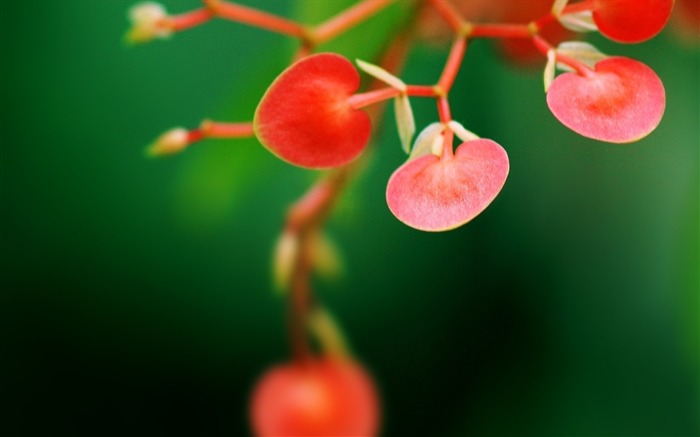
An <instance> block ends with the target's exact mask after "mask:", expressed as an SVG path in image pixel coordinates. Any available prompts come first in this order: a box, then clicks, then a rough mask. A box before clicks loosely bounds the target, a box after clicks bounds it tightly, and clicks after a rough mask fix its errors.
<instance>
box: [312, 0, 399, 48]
mask: <svg viewBox="0 0 700 437" xmlns="http://www.w3.org/2000/svg"><path fill="white" fill-rule="evenodd" d="M393 1H394V0H363V1H361V2H359V3H357V4H355V5H354V6H351V7H350V8H348V9H346V10H344V11H342V12H340V13H339V14H337V15H336V16H334V17H332V18H330V19H329V20H327V21H325V22H323V23H321V24H320V25H318V26H317V27H316V28H315V29H314V42H315V43H317V44H320V43H322V42H325V41H328V40H329V39H332V38H334V37H335V36H337V35H338V34H340V33H343V32H345V31H346V30H348V29H349V28H351V27H353V26H355V25H356V24H358V23H360V22H362V21H364V20H365V19H366V18H368V17H370V16H371V15H373V14H375V13H377V12H379V11H380V10H382V9H383V8H385V7H386V6H388V5H389V4H391V3H392V2H393Z"/></svg>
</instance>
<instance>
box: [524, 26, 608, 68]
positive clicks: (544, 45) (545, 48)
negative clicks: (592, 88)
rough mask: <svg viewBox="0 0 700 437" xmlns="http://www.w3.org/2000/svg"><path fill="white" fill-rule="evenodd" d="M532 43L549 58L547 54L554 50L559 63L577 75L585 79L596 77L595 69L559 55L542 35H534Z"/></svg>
mask: <svg viewBox="0 0 700 437" xmlns="http://www.w3.org/2000/svg"><path fill="white" fill-rule="evenodd" d="M532 42H533V44H535V47H537V50H539V51H540V53H542V54H543V55H545V56H547V53H548V52H549V51H550V50H554V51H555V53H556V59H557V62H561V63H562V64H566V65H568V66H569V67H571V68H573V69H574V70H576V73H578V74H579V75H581V76H584V77H592V76H593V75H595V71H593V69H591V68H590V67H589V66H588V65H586V64H584V63H583V62H581V61H578V60H576V59H574V58H571V57H569V56H566V55H562V54H560V53H557V52H556V48H554V46H552V45H551V44H550V43H549V42H548V41H547V40H545V39H544V38H542V37H541V36H540V35H534V36H533V37H532Z"/></svg>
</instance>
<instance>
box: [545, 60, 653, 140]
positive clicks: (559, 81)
mask: <svg viewBox="0 0 700 437" xmlns="http://www.w3.org/2000/svg"><path fill="white" fill-rule="evenodd" d="M547 105H548V106H549V109H550V110H551V111H552V113H553V114H554V116H555V117H556V118H557V119H558V120H559V121H560V122H561V123H562V124H564V125H565V126H566V127H568V128H569V129H571V130H573V131H574V132H577V133H579V134H581V135H583V136H585V137H589V138H593V139H596V140H601V141H607V142H610V143H629V142H633V141H637V140H639V139H641V138H643V137H645V136H647V135H648V134H649V133H651V132H652V131H653V130H654V129H655V128H656V126H658V124H659V122H660V121H661V117H662V116H663V113H664V109H665V107H666V94H665V91H664V86H663V83H661V80H660V79H659V77H658V76H657V75H656V73H654V71H653V70H652V69H651V68H649V67H647V66H646V65H644V64H642V63H641V62H639V61H635V60H634V59H629V58H622V57H613V58H607V59H604V60H602V61H600V62H598V63H597V64H596V65H595V72H594V74H593V75H591V76H590V77H584V76H581V75H579V74H577V73H564V74H562V75H559V76H557V77H556V78H555V79H554V81H553V82H552V85H551V86H550V88H549V91H548V92H547Z"/></svg>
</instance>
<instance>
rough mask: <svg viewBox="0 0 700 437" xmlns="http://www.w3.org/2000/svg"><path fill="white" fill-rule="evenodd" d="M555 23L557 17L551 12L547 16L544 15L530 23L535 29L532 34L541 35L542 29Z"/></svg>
mask: <svg viewBox="0 0 700 437" xmlns="http://www.w3.org/2000/svg"><path fill="white" fill-rule="evenodd" d="M555 21H557V17H555V16H554V14H553V13H552V12H549V13H547V15H543V16H542V17H540V18H538V19H537V20H535V21H532V22H530V24H529V26H532V27H533V28H534V29H533V32H532V34H533V35H534V34H536V33H539V32H540V31H541V30H542V29H544V28H545V27H547V26H548V25H549V24H551V23H553V22H555Z"/></svg>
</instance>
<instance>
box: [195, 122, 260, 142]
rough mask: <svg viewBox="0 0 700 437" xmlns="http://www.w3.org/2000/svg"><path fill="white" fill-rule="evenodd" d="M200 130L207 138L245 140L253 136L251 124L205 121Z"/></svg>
mask: <svg viewBox="0 0 700 437" xmlns="http://www.w3.org/2000/svg"><path fill="white" fill-rule="evenodd" d="M200 129H201V130H202V131H204V134H205V135H206V137H207V138H246V137H252V136H254V135H255V132H254V130H253V123H220V122H216V121H211V120H205V121H203V122H202V125H201V126H200Z"/></svg>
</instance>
